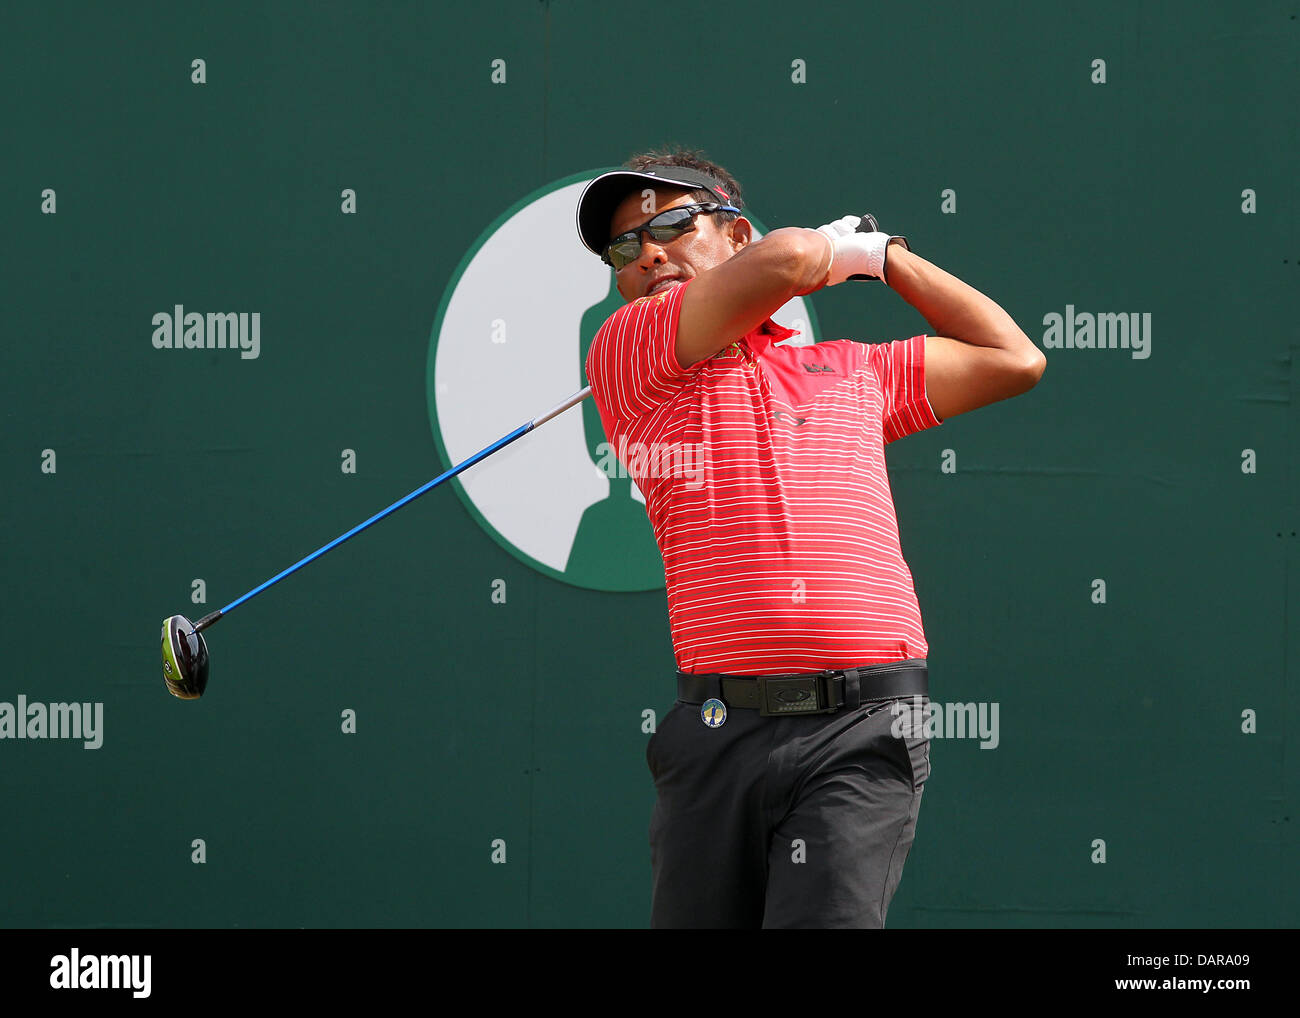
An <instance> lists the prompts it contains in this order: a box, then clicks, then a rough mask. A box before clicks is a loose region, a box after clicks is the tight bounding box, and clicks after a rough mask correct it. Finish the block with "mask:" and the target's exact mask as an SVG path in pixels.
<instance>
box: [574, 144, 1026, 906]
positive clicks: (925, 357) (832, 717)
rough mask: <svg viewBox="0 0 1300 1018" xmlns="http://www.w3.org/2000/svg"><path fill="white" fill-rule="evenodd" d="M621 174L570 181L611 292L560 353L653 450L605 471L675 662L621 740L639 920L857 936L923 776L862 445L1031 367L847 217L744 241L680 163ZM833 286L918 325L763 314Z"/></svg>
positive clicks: (673, 155)
mask: <svg viewBox="0 0 1300 1018" xmlns="http://www.w3.org/2000/svg"><path fill="white" fill-rule="evenodd" d="M624 165H625V167H626V168H625V169H624V170H620V171H616V172H613V173H607V174H604V175H602V176H600V177H598V178H597V179H596V180H594V181H592V182H591V183H590V184H589V185H588V186H587V188H586V189H585V191H584V192H583V195H582V198H581V200H580V202H579V206H578V229H579V233H580V234H581V237H582V241H583V243H584V244H585V245H586V247H587V248H588V249H589V250H591V251H592V252H593V253H595V254H597V255H600V256H601V257H602V258H603V259H604V260H605V261H606V262H607V263H608V264H609V265H610V266H611V267H612V268H613V269H614V271H615V272H616V278H617V285H618V291H619V293H620V294H621V295H622V296H623V299H624V300H625V301H627V303H626V304H625V305H624V306H623V307H621V308H620V309H619V310H618V311H616V312H615V313H614V314H613V315H611V316H610V317H609V319H608V320H607V321H606V322H605V323H604V324H603V325H602V326H601V328H600V330H599V331H598V332H597V334H596V337H595V339H594V340H593V342H592V344H591V348H590V350H589V352H588V356H587V363H586V369H587V377H588V380H589V381H590V383H591V386H592V390H593V395H594V398H595V402H596V406H597V408H598V409H599V411H600V417H601V422H602V424H603V427H604V430H605V434H606V437H607V438H608V440H609V441H610V443H611V446H612V447H613V448H615V449H634V450H645V449H657V450H659V451H660V455H656V456H653V457H647V456H644V455H635V456H629V457H628V462H625V463H624V466H625V467H626V468H627V470H628V473H629V474H630V475H631V477H632V479H633V480H634V481H635V483H636V485H637V487H638V488H639V489H640V491H641V493H642V495H643V496H644V498H645V507H646V512H647V514H648V516H649V518H650V524H651V527H652V529H653V531H654V536H655V540H656V541H657V542H658V545H659V550H660V552H661V553H662V555H663V560H664V576H665V580H666V585H667V594H668V615H669V626H670V630H671V634H672V643H673V651H674V655H675V657H676V665H677V669H678V673H677V700H676V702H675V703H674V705H673V707H672V708H671V709H670V710H669V711H668V713H667V714H666V715H665V716H664V717H663V718H662V719H661V721H660V722H659V725H658V727H657V730H656V731H655V733H654V734H653V735H652V736H651V737H650V740H649V744H648V746H647V749H646V761H647V764H648V766H649V768H650V772H651V774H652V776H653V778H654V783H655V790H656V801H655V807H654V812H653V815H652V817H651V820H650V860H651V870H652V876H653V891H652V904H651V916H650V924H651V926H652V927H655V928H664V927H730V928H758V927H769V928H782V927H784V928H789V927H822V928H830V927H851V928H868V927H876V928H879V927H883V926H884V924H885V916H886V913H887V911H888V909H889V903H890V901H891V899H892V898H893V896H894V892H895V891H896V890H897V888H898V884H899V881H900V879H901V877H902V872H903V864H904V862H905V861H906V859H907V855H908V851H909V849H910V848H911V845H912V841H913V837H914V834H915V831H916V821H917V814H918V810H919V808H920V802H921V794H922V791H923V788H924V785H925V783H926V780H927V778H928V777H929V773H930V760H929V743H928V740H926V739H925V738H924V737H923V736H922V734H921V728H922V724H921V722H922V719H921V718H920V717H918V716H911V717H907V716H905V715H906V714H907V713H908V712H910V713H911V714H912V715H918V714H919V713H920V711H919V710H918V709H917V707H916V704H917V703H922V704H923V703H924V702H926V701H927V698H928V695H929V690H928V685H927V672H926V661H925V658H926V655H927V653H928V645H927V643H926V638H925V632H924V628H923V626H922V623H921V613H920V609H919V607H918V604H917V599H916V593H915V590H914V588H913V583H912V575H911V571H910V570H909V568H908V566H907V563H906V562H905V561H904V559H903V555H902V551H901V549H900V545H899V536H898V524H897V521H896V518H895V512H894V504H893V498H892V495H891V493H890V488H889V477H888V473H887V471H886V464H885V451H884V447H885V445H886V444H887V443H889V442H893V441H896V440H897V439H900V438H903V437H904V436H906V435H910V434H912V433H913V432H916V431H921V430H924V429H925V428H931V427H935V426H937V425H939V424H940V423H941V422H943V421H945V420H947V419H948V418H950V417H952V416H953V415H955V414H960V413H965V412H967V411H970V410H974V409H975V408H976V407H980V406H984V405H985V404H988V403H992V402H995V401H997V400H1002V399H1007V398H1009V397H1011V396H1015V395H1018V394H1020V393H1023V392H1025V391H1027V390H1028V389H1030V388H1031V387H1032V386H1033V385H1034V384H1035V383H1036V382H1037V381H1038V379H1039V377H1040V376H1041V375H1042V372H1043V368H1044V366H1045V364H1046V361H1045V359H1044V357H1043V355H1042V354H1041V353H1040V352H1039V351H1038V349H1037V348H1036V347H1035V346H1034V344H1033V343H1032V342H1031V341H1030V340H1029V338H1028V337H1027V336H1026V335H1025V334H1024V333H1023V332H1022V331H1021V330H1020V329H1019V328H1018V327H1017V325H1016V324H1015V322H1014V321H1012V319H1011V318H1010V317H1009V316H1008V315H1007V313H1006V312H1005V311H1003V310H1002V308H1000V307H999V306H998V305H997V304H995V303H994V302H993V301H992V300H990V299H989V298H987V297H985V296H984V295H983V294H981V293H979V292H978V291H976V290H974V289H972V288H971V287H970V286H967V285H966V284H965V283H963V282H961V281H960V280H958V279H956V278H955V277H953V276H951V275H949V274H948V273H946V272H944V271H943V270H942V269H940V268H938V267H937V266H935V265H933V264H931V263H930V262H928V261H926V260H925V259H924V258H922V257H920V256H919V255H917V254H915V253H914V252H912V251H911V250H910V248H909V246H908V244H907V241H906V240H905V239H904V238H903V237H900V236H891V235H889V234H887V233H884V232H882V231H880V230H879V229H878V228H877V225H876V223H875V221H874V219H873V218H871V217H869V216H860V215H853V214H850V215H845V216H842V217H840V218H838V219H836V220H834V221H833V222H830V223H828V224H826V225H825V226H822V227H820V228H818V229H816V230H813V229H801V228H785V229H778V230H773V231H772V232H771V233H769V234H768V235H767V236H765V237H763V238H762V239H761V240H756V239H755V238H754V234H753V228H752V226H751V224H750V222H749V220H748V219H746V218H745V216H744V214H743V212H742V209H743V205H742V199H741V190H740V186H739V185H738V184H737V182H736V180H735V179H734V178H733V177H732V176H731V174H729V173H728V172H727V171H726V170H725V169H723V168H722V167H720V166H717V165H716V164H714V163H712V162H709V161H707V160H706V159H704V158H703V156H702V155H701V154H700V153H698V152H691V151H681V150H678V151H668V152H649V153H644V154H641V155H638V156H634V157H633V158H632V159H630V160H629V161H628V162H627V163H625V164H624ZM850 278H854V279H867V280H871V279H874V280H879V281H881V282H883V283H885V284H886V285H888V286H889V287H890V288H891V289H892V290H894V291H895V292H896V293H898V294H899V296H901V297H902V298H903V299H904V300H906V301H907V302H908V303H909V304H911V305H912V306H913V307H915V308H916V309H917V311H919V312H920V314H921V315H922V316H923V317H924V318H925V320H926V321H927V322H928V323H929V325H930V328H931V330H932V333H933V334H932V335H923V336H913V337H911V338H909V339H906V340H896V341H893V342H889V343H878V344H865V343H861V342H854V341H851V340H837V341H834V342H823V343H817V344H815V345H809V346H798V345H790V344H788V343H783V342H782V341H784V340H788V339H791V338H792V337H794V336H795V335H796V334H795V333H794V332H793V331H792V330H790V329H787V328H784V327H782V326H780V325H777V324H776V323H774V322H773V321H772V319H771V317H770V316H771V315H772V314H773V313H775V312H776V311H777V310H778V309H779V308H781V307H782V306H783V305H784V304H786V303H787V302H788V301H789V300H791V299H792V298H794V297H796V296H800V295H803V294H809V293H812V292H814V291H816V290H819V289H821V288H822V287H823V286H835V285H838V284H840V283H843V282H845V281H846V280H848V279H850ZM864 293H865V291H864ZM671 450H680V454H678V455H672V454H671ZM681 462H691V463H693V464H695V463H698V464H702V465H703V472H702V475H701V473H700V472H699V471H693V472H692V474H691V476H689V477H687V476H684V475H683V474H682V472H680V471H675V470H674V469H672V468H673V465H674V464H677V463H681ZM896 731H897V732H899V733H900V734H898V735H896V734H894V733H895V732H896Z"/></svg>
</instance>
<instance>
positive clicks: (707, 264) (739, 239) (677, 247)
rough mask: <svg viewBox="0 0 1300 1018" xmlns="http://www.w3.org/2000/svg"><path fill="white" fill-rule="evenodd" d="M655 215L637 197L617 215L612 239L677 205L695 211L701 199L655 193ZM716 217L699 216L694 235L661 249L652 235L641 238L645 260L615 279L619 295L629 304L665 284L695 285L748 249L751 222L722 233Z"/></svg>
mask: <svg viewBox="0 0 1300 1018" xmlns="http://www.w3.org/2000/svg"><path fill="white" fill-rule="evenodd" d="M654 193H655V199H654V211H653V212H645V211H644V210H643V208H642V206H643V205H644V204H646V199H645V198H643V197H642V195H641V191H639V190H637V191H633V192H632V193H631V194H629V195H628V196H627V197H626V198H624V199H623V201H622V202H620V203H619V206H618V208H617V209H615V210H614V216H613V218H612V219H611V220H610V224H609V236H610V239H613V238H614V237H617V236H618V235H619V234H621V233H627V232H628V231H629V230H632V229H635V228H636V227H638V226H641V225H643V224H645V223H647V222H649V221H650V220H651V219H653V218H654V217H655V216H656V215H658V214H659V213H661V212H666V211H667V210H668V209H673V208H677V207H678V206H679V205H693V204H695V203H696V201H697V199H695V198H692V197H691V195H690V192H689V191H683V190H681V189H680V188H675V187H673V188H661V187H656V188H654ZM718 227H719V223H718V219H717V217H716V216H711V215H707V214H705V213H701V214H700V215H698V216H696V217H695V229H693V230H691V231H690V232H689V233H684V234H682V235H681V236H680V237H675V238H674V239H672V240H666V241H663V242H662V243H660V242H659V241H657V240H655V239H654V238H653V237H651V236H650V234H648V233H643V234H641V255H640V257H638V258H637V259H636V261H634V262H629V263H628V264H627V265H624V266H623V267H622V268H621V269H619V270H618V271H617V273H616V274H615V276H616V279H617V282H618V292H619V293H620V294H621V295H622V297H623V299H624V300H625V301H628V302H631V301H634V300H636V299H637V298H638V297H644V296H646V295H647V294H649V293H650V292H651V290H652V289H654V288H655V287H656V286H658V285H659V284H660V283H661V282H662V281H663V280H665V279H676V280H681V279H693V278H695V277H696V276H698V275H699V274H700V273H701V272H706V271H708V270H709V269H711V268H713V266H715V265H719V264H721V263H722V262H725V261H726V260H727V259H728V258H730V257H731V256H732V255H734V254H735V253H736V252H737V251H739V250H740V249H741V248H742V247H744V246H745V245H746V244H748V243H749V240H750V236H751V234H750V227H749V221H748V220H747V219H744V218H738V219H736V220H735V221H733V222H731V223H726V224H722V229H721V230H719V228H718Z"/></svg>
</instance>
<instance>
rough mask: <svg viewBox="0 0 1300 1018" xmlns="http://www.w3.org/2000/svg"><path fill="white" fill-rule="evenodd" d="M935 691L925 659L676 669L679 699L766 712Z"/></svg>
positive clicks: (809, 710)
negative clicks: (727, 670) (787, 668)
mask: <svg viewBox="0 0 1300 1018" xmlns="http://www.w3.org/2000/svg"><path fill="white" fill-rule="evenodd" d="M929 695H930V682H929V670H928V668H927V667H926V663H925V659H924V658H910V659H908V660H906V661H891V662H889V663H888V664H881V665H865V666H863V667H861V668H843V669H838V670H828V671H824V672H809V673H805V674H802V675H692V674H690V673H688V672H678V673H677V699H679V700H682V701H685V702H686V703H704V702H705V701H706V700H710V699H717V700H721V701H722V702H723V703H724V704H726V706H727V708H728V709H731V708H732V707H749V708H751V709H753V708H757V709H758V713H759V714H760V715H761V716H763V717H772V716H773V715H783V714H833V713H835V712H836V711H837V710H839V709H840V708H841V707H845V706H848V707H850V708H852V707H857V706H858V705H859V704H863V703H870V702H871V701H873V700H894V699H897V698H899V697H911V696H923V697H928V696H929Z"/></svg>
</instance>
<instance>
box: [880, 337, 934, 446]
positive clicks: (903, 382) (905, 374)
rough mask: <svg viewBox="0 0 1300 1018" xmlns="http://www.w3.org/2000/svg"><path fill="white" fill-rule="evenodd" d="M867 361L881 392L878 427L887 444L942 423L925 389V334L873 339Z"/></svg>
mask: <svg viewBox="0 0 1300 1018" xmlns="http://www.w3.org/2000/svg"><path fill="white" fill-rule="evenodd" d="M867 362H868V364H869V365H870V368H871V371H872V374H874V375H875V376H876V381H877V383H878V384H879V385H880V391H881V393H882V394H883V396H884V406H883V409H882V411H881V427H882V431H883V432H884V439H885V443H886V444H888V443H890V442H896V441H897V440H898V439H900V438H904V437H906V436H907V435H911V434H913V433H915V432H917V431H924V430H925V429H926V428H934V427H937V426H938V425H940V424H942V423H943V422H942V421H940V420H939V418H938V417H937V416H935V412H934V408H933V407H931V406H930V399H929V397H928V396H927V395H926V392H925V337H924V336H913V337H912V338H911V339H896V340H894V341H893V342H892V343H874V344H872V345H871V346H870V348H869V350H868V353H867Z"/></svg>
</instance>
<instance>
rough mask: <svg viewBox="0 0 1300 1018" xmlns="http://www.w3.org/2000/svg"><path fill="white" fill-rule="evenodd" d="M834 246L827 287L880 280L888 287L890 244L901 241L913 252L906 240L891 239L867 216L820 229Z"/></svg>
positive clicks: (844, 219) (856, 217)
mask: <svg viewBox="0 0 1300 1018" xmlns="http://www.w3.org/2000/svg"><path fill="white" fill-rule="evenodd" d="M817 232H818V233H822V234H825V235H826V236H827V237H828V238H829V239H830V242H831V264H830V269H829V271H828V273H827V276H826V285H827V286H835V285H836V284H837V283H842V282H844V281H845V280H846V279H879V280H880V281H881V282H883V283H885V285H888V284H889V281H888V280H887V279H886V278H885V258H886V255H887V253H888V247H889V242H890V241H891V240H898V242H899V243H901V244H902V245H903V247H905V248H907V249H908V250H909V251H910V250H912V248H911V246H910V245H909V244H908V243H907V238H906V237H891V236H890V235H889V234H887V233H882V232H881V231H880V226H879V224H878V223H877V222H876V220H875V217H874V216H872V215H871V213H867V215H866V216H843V217H842V218H840V219H836V220H835V221H834V222H831V223H827V224H826V225H825V226H819V227H817Z"/></svg>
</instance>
